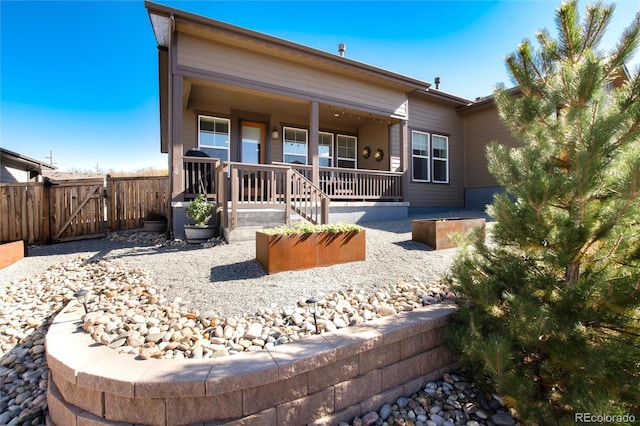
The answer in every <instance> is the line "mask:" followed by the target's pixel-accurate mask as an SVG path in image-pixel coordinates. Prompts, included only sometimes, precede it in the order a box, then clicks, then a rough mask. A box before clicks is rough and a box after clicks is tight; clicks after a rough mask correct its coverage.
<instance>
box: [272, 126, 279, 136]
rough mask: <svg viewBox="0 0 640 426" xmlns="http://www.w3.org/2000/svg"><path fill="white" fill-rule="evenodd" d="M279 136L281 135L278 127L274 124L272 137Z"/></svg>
mask: <svg viewBox="0 0 640 426" xmlns="http://www.w3.org/2000/svg"><path fill="white" fill-rule="evenodd" d="M278 136H280V135H279V134H278V129H276V126H273V130H272V131H271V139H278Z"/></svg>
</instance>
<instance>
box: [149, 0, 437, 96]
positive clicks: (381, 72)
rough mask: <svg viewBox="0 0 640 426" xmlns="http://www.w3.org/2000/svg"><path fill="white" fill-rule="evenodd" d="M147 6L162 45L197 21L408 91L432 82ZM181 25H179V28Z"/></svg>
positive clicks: (194, 15) (247, 30)
mask: <svg viewBox="0 0 640 426" xmlns="http://www.w3.org/2000/svg"><path fill="white" fill-rule="evenodd" d="M145 7H146V8H147V11H148V13H149V18H150V20H151V26H152V28H153V32H154V35H155V37H156V42H157V43H158V46H160V47H164V48H166V47H169V45H170V42H171V34H172V33H173V32H174V31H176V28H178V25H179V24H180V23H184V24H192V25H193V24H195V25H197V26H202V27H205V28H207V29H210V30H215V31H220V32H224V33H227V34H229V35H231V36H233V37H235V38H242V39H246V40H250V41H252V42H255V43H259V44H262V45H266V46H269V47H273V48H276V49H281V50H285V51H289V52H291V53H294V54H296V55H301V56H304V57H308V58H312V59H315V60H319V61H323V62H330V63H332V64H333V65H336V66H339V67H341V68H343V69H345V70H349V71H352V72H360V73H365V74H367V75H370V76H372V77H376V78H381V79H383V80H387V81H389V82H391V83H395V84H401V85H404V86H406V87H407V91H413V90H419V91H424V90H428V89H429V87H431V84H430V83H428V82H426V81H422V80H419V79H416V78H413V77H409V76H406V75H403V74H398V73H395V72H393V71H389V70H386V69H383V68H378V67H375V66H372V65H368V64H365V63H363V62H359V61H355V60H353V59H349V58H346V57H343V56H339V55H336V54H332V53H328V52H324V51H321V50H318V49H315V48H312V47H308V46H304V45H301V44H298V43H294V42H291V41H288V40H284V39H281V38H278V37H274V36H270V35H267V34H264V33H260V32H257V31H253V30H249V29H247V28H243V27H239V26H236V25H232V24H228V23H225V22H221V21H217V20H215V19H212V18H207V17H204V16H201V15H196V14H193V13H189V12H185V11H183V10H180V9H175V8H171V7H168V6H165V5H161V4H158V3H154V2H150V1H145ZM178 29H179V28H178Z"/></svg>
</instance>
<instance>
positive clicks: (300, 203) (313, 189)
mask: <svg viewBox="0 0 640 426" xmlns="http://www.w3.org/2000/svg"><path fill="white" fill-rule="evenodd" d="M289 182H290V183H289ZM287 183H288V184H287V187H289V185H291V188H292V191H291V193H290V194H287V205H289V206H290V207H291V210H293V211H295V212H296V213H298V214H299V215H300V216H302V217H304V218H305V219H306V220H308V221H309V222H311V223H314V224H318V223H321V224H326V223H329V202H330V200H329V196H328V195H327V194H325V193H324V192H323V191H322V189H320V188H319V187H318V186H316V185H315V184H314V183H313V182H311V181H310V180H309V179H307V178H306V177H304V176H303V175H302V174H300V173H299V172H298V171H297V170H294V169H289V170H288V171H287ZM318 207H319V208H320V209H318ZM289 211H290V210H289V209H287V223H290V222H291V218H290V216H289V214H290V213H289Z"/></svg>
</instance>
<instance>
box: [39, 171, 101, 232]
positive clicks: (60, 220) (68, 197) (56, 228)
mask: <svg viewBox="0 0 640 426" xmlns="http://www.w3.org/2000/svg"><path fill="white" fill-rule="evenodd" d="M45 185H46V186H48V191H45V194H47V196H48V197H49V200H48V203H46V204H45V205H47V206H48V209H49V211H48V212H47V214H45V220H46V217H47V216H48V218H49V229H50V236H51V237H50V240H53V241H71V240H79V239H88V238H98V237H105V236H106V235H107V225H106V212H105V196H106V195H105V188H104V180H103V179H91V180H88V179H87V180H70V181H64V180H60V181H54V180H48V181H47V182H45Z"/></svg>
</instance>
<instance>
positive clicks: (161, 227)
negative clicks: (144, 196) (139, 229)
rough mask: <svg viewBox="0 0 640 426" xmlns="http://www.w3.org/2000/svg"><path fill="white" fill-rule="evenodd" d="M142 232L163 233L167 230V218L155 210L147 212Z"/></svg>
mask: <svg viewBox="0 0 640 426" xmlns="http://www.w3.org/2000/svg"><path fill="white" fill-rule="evenodd" d="M144 230H145V231H147V232H159V233H161V232H165V231H166V230H167V216H166V215H165V214H164V213H160V212H157V211H155V210H150V211H148V212H147V214H146V215H145V216H144Z"/></svg>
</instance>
